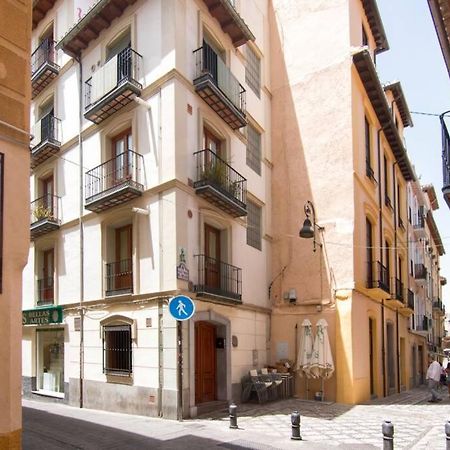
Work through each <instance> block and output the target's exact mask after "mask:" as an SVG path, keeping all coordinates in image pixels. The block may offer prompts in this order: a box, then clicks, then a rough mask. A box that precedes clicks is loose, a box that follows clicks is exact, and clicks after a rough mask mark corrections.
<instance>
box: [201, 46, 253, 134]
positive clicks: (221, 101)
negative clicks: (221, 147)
mask: <svg viewBox="0 0 450 450" xmlns="http://www.w3.org/2000/svg"><path fill="white" fill-rule="evenodd" d="M194 56H195V68H196V72H195V75H194V86H195V89H196V91H197V92H198V93H199V95H200V96H201V97H202V98H203V100H205V102H206V103H208V105H209V106H211V108H212V109H214V111H216V113H217V114H218V115H219V116H220V117H221V118H222V119H223V120H224V121H225V122H226V123H228V125H230V127H231V128H233V129H238V128H241V127H243V126H245V125H246V124H247V120H246V117H245V109H246V106H245V89H244V87H243V86H242V85H241V84H240V83H239V81H238V80H237V78H236V77H235V76H234V75H233V74H232V73H231V71H230V69H229V68H228V67H227V66H226V65H225V63H224V61H223V60H222V58H221V57H220V56H219V55H217V53H216V52H215V51H214V50H213V49H212V48H211V47H210V46H209V45H208V44H207V43H206V42H203V46H202V47H200V48H198V49H197V50H194Z"/></svg>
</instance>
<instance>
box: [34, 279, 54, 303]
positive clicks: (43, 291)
mask: <svg viewBox="0 0 450 450" xmlns="http://www.w3.org/2000/svg"><path fill="white" fill-rule="evenodd" d="M53 287H54V280H53V277H46V278H41V279H39V280H38V301H37V305H38V306H42V305H53V302H54V288H53Z"/></svg>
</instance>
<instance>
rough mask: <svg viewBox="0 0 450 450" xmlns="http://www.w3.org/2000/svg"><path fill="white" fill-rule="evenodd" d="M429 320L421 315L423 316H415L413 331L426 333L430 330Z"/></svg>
mask: <svg viewBox="0 0 450 450" xmlns="http://www.w3.org/2000/svg"><path fill="white" fill-rule="evenodd" d="M430 322H431V320H430V319H429V318H428V317H427V316H425V315H423V314H417V315H416V316H415V325H416V326H415V329H416V330H417V331H428V330H429V329H431V324H430Z"/></svg>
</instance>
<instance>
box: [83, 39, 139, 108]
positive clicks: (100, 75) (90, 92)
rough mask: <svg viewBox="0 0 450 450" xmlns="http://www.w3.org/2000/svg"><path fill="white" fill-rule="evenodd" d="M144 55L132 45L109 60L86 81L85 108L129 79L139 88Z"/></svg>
mask: <svg viewBox="0 0 450 450" xmlns="http://www.w3.org/2000/svg"><path fill="white" fill-rule="evenodd" d="M141 60H142V56H141V55H140V54H139V53H137V52H136V51H135V50H133V49H131V48H130V47H127V48H125V49H124V50H122V51H121V52H120V53H118V54H117V55H115V56H114V57H112V58H111V59H110V60H109V61H107V62H106V63H105V64H104V65H103V66H102V67H101V68H100V69H98V70H97V71H96V72H94V74H93V75H92V77H91V78H89V79H88V80H87V81H86V82H85V109H86V110H87V109H89V108H90V107H91V106H92V105H94V104H95V103H97V102H98V101H99V100H101V99H102V98H103V97H105V96H106V95H107V94H109V93H110V92H111V91H113V90H114V89H115V88H117V87H118V86H120V85H121V84H123V83H125V82H126V81H129V82H131V83H133V84H135V85H136V86H138V87H139V88H142V85H141V84H140V83H139V82H138V80H139V72H140V66H141Z"/></svg>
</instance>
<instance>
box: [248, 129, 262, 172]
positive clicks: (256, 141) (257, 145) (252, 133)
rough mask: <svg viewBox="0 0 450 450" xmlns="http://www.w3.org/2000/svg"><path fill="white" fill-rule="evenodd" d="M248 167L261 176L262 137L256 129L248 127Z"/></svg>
mask: <svg viewBox="0 0 450 450" xmlns="http://www.w3.org/2000/svg"><path fill="white" fill-rule="evenodd" d="M246 159H247V166H248V167H250V168H251V169H253V170H254V171H255V172H256V173H257V174H258V175H261V135H260V134H259V133H258V131H257V130H256V128H254V127H252V126H251V125H250V124H248V125H247V158H246Z"/></svg>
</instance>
